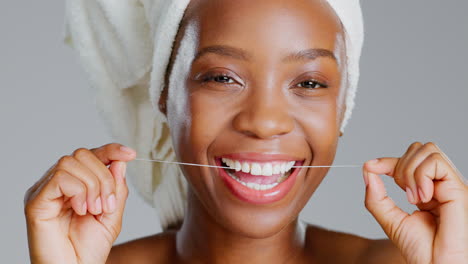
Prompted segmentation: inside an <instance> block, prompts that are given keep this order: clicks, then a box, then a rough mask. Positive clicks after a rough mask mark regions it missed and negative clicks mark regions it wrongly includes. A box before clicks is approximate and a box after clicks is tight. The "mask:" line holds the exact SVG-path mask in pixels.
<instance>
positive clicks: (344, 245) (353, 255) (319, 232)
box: [305, 224, 405, 263]
mask: <svg viewBox="0 0 468 264" xmlns="http://www.w3.org/2000/svg"><path fill="white" fill-rule="evenodd" d="M306 226H307V228H306V237H305V239H306V245H307V249H306V250H307V252H308V254H310V255H311V256H314V257H316V258H319V260H320V261H319V262H323V263H405V262H403V259H402V258H401V255H400V253H399V251H398V249H397V248H396V247H395V246H394V245H393V243H391V241H390V240H388V239H368V238H364V237H361V236H358V235H354V234H350V233H344V232H337V231H333V230H329V229H326V228H323V227H319V226H316V225H312V224H306Z"/></svg>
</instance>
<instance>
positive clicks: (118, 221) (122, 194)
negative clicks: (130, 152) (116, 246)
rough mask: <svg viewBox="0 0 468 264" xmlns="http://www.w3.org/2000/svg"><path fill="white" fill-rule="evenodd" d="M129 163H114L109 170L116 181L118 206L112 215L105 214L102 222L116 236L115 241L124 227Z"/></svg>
mask: <svg viewBox="0 0 468 264" xmlns="http://www.w3.org/2000/svg"><path fill="white" fill-rule="evenodd" d="M126 169H127V163H126V162H125V161H113V162H112V163H111V164H110V166H109V170H110V171H111V173H112V175H113V176H114V179H115V185H116V186H115V200H116V206H115V210H114V212H112V213H108V214H103V215H102V216H101V219H100V221H101V222H102V223H103V224H104V225H105V226H107V227H108V228H110V229H109V231H111V232H112V233H113V235H114V239H116V238H117V236H118V235H119V234H120V230H121V227H122V217H123V213H124V209H125V203H126V201H127V197H128V186H127V181H126V177H125V173H126Z"/></svg>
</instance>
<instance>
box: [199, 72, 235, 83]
mask: <svg viewBox="0 0 468 264" xmlns="http://www.w3.org/2000/svg"><path fill="white" fill-rule="evenodd" d="M202 81H203V82H209V81H215V82H219V83H225V84H233V83H235V82H236V81H234V79H232V78H231V77H229V76H228V75H225V74H215V75H208V76H206V77H204V78H203V80H202Z"/></svg>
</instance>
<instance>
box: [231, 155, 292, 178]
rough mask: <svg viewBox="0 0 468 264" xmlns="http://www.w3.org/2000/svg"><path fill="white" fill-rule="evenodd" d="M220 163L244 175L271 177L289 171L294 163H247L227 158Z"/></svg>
mask: <svg viewBox="0 0 468 264" xmlns="http://www.w3.org/2000/svg"><path fill="white" fill-rule="evenodd" d="M222 161H223V162H224V163H225V164H227V165H228V166H229V167H230V168H231V169H233V170H236V171H242V172H245V173H250V174H252V175H263V176H271V175H273V174H280V173H285V172H287V171H289V170H290V169H291V168H292V166H294V163H295V161H286V162H284V161H281V162H274V163H271V162H266V163H258V162H248V161H242V162H240V161H238V160H231V159H228V158H222Z"/></svg>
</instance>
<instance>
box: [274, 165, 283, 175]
mask: <svg viewBox="0 0 468 264" xmlns="http://www.w3.org/2000/svg"><path fill="white" fill-rule="evenodd" d="M280 173H281V165H279V164H275V166H273V174H280Z"/></svg>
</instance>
